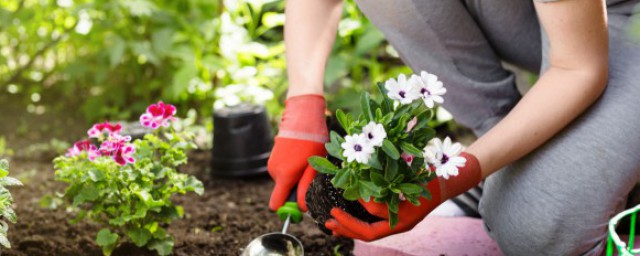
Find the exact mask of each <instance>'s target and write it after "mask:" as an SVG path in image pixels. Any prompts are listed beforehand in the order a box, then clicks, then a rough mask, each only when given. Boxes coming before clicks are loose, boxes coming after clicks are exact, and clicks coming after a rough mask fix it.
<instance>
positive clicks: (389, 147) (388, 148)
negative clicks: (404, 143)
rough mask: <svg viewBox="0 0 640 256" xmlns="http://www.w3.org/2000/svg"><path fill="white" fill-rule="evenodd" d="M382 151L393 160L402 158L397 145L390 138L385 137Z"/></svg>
mask: <svg viewBox="0 0 640 256" xmlns="http://www.w3.org/2000/svg"><path fill="white" fill-rule="evenodd" d="M382 151H384V152H385V153H387V155H388V156H389V157H391V159H393V160H398V159H399V158H400V152H398V149H397V148H396V146H394V145H393V143H391V141H389V140H388V139H385V140H384V141H383V142H382Z"/></svg>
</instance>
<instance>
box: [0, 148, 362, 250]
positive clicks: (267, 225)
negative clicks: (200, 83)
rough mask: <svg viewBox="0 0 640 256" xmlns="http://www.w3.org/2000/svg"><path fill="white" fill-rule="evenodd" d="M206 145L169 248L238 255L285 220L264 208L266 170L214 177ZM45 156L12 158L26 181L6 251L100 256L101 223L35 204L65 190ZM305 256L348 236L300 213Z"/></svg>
mask: <svg viewBox="0 0 640 256" xmlns="http://www.w3.org/2000/svg"><path fill="white" fill-rule="evenodd" d="M209 160H210V154H208V152H194V153H193V154H192V156H191V158H190V163H189V165H188V166H187V167H186V168H184V171H185V172H188V173H190V174H192V175H195V176H196V177H197V178H198V179H200V180H202V181H203V183H204V185H205V194H204V195H203V196H202V197H200V196H198V195H196V194H195V193H189V194H187V195H184V196H179V197H176V198H175V201H176V202H177V203H178V204H181V205H183V206H184V210H185V218H184V219H182V220H178V221H175V222H173V223H172V225H171V227H170V228H169V231H170V233H171V234H172V235H173V236H174V239H175V248H174V255H190V256H197V255H238V254H239V253H240V252H241V250H242V249H243V248H244V246H246V245H247V244H248V243H249V241H251V239H253V238H254V237H257V236H259V235H261V234H264V233H269V232H276V231H279V230H281V228H282V222H281V221H280V220H279V219H278V218H277V216H276V214H275V213H273V212H271V211H269V209H268V208H267V203H268V201H269V195H270V193H271V189H272V187H273V182H272V181H271V179H270V178H269V177H268V176H262V177H256V178H252V179H222V178H212V177H210V175H208V173H209V168H208V165H209V164H208V163H209ZM52 168H53V167H52V164H51V161H50V159H20V158H17V159H12V162H11V173H12V176H14V177H17V178H19V179H21V180H22V181H24V187H17V188H12V189H11V190H12V193H13V195H14V197H15V202H16V211H17V214H18V223H17V224H15V225H11V226H10V227H9V239H10V241H11V244H12V248H11V249H7V250H3V251H2V254H3V255H21V256H22V255H69V256H71V255H102V253H101V251H100V248H99V247H98V246H97V245H96V244H95V242H94V239H95V235H96V233H97V231H98V230H99V228H98V227H97V226H96V225H93V224H91V223H88V222H86V221H83V222H81V223H78V224H75V225H72V224H69V223H67V220H68V219H71V217H72V216H73V213H71V212H67V211H66V210H65V209H62V208H63V207H58V208H56V209H48V208H45V207H43V206H42V205H41V204H40V200H41V198H42V197H43V196H46V195H52V194H53V193H54V192H55V191H58V192H62V190H63V188H64V184H62V183H59V182H56V181H54V178H53V176H54V175H53V169H52ZM289 233H290V234H292V235H294V236H296V237H298V238H299V239H300V240H301V241H302V243H303V244H304V247H305V252H306V255H334V254H335V253H334V251H335V250H337V251H338V252H339V253H341V254H342V255H349V254H350V252H351V250H352V248H353V242H352V241H351V240H347V239H337V238H333V237H330V236H327V235H324V234H323V233H322V232H321V231H320V230H319V229H318V228H317V227H316V226H315V224H314V223H313V221H312V220H311V219H310V218H309V217H307V216H305V219H304V221H303V222H302V223H300V224H294V225H292V226H290V228H289ZM113 255H154V253H152V252H150V251H144V250H140V249H138V248H136V247H135V246H133V245H131V244H125V245H122V246H120V247H119V248H118V249H116V250H115V251H114V253H113Z"/></svg>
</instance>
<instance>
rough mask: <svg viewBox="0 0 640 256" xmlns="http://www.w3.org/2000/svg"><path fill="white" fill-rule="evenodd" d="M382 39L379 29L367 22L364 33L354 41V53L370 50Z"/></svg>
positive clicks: (359, 53)
mask: <svg viewBox="0 0 640 256" xmlns="http://www.w3.org/2000/svg"><path fill="white" fill-rule="evenodd" d="M383 41H384V35H383V34H382V33H381V32H380V30H378V29H376V28H375V27H373V26H372V25H371V24H368V25H367V27H366V30H365V32H364V34H363V35H362V36H361V37H360V38H359V40H358V42H357V43H356V48H355V51H354V53H355V55H363V54H365V53H369V52H371V51H372V50H373V49H375V48H376V47H379V46H380V44H381V43H382V42H383Z"/></svg>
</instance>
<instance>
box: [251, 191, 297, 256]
mask: <svg viewBox="0 0 640 256" xmlns="http://www.w3.org/2000/svg"><path fill="white" fill-rule="evenodd" d="M276 213H277V214H278V217H280V219H281V220H282V221H284V225H283V227H282V232H275V233H269V234H264V235H261V236H259V237H258V238H255V239H253V240H252V241H251V243H249V245H247V247H246V248H245V249H244V251H243V252H242V256H267V255H268V256H302V255H304V248H303V247H302V242H300V240H298V239H297V238H296V237H294V236H292V235H289V234H287V228H289V224H290V223H299V222H300V221H302V212H301V211H300V209H299V208H298V203H297V200H296V188H294V189H293V190H292V191H291V194H290V195H289V199H287V202H286V203H285V204H284V205H283V206H280V208H278V211H276Z"/></svg>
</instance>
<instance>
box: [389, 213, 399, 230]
mask: <svg viewBox="0 0 640 256" xmlns="http://www.w3.org/2000/svg"><path fill="white" fill-rule="evenodd" d="M397 224H398V214H397V213H394V212H391V211H389V226H390V227H391V229H394V228H395V227H396V225H397Z"/></svg>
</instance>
